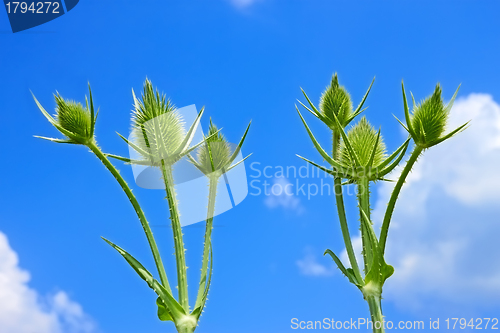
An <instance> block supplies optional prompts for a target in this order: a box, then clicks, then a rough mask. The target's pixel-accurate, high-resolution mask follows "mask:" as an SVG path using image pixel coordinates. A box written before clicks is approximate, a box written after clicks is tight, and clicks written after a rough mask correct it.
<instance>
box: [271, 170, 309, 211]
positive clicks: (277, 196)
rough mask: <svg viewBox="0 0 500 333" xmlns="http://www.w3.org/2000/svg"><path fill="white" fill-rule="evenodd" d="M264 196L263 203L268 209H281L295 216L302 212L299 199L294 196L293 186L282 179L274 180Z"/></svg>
mask: <svg viewBox="0 0 500 333" xmlns="http://www.w3.org/2000/svg"><path fill="white" fill-rule="evenodd" d="M264 194H266V199H265V200H264V203H265V205H266V206H267V207H268V208H271V209H274V208H277V207H282V208H284V209H286V210H289V211H293V212H295V213H297V214H301V213H302V212H303V211H304V207H302V205H301V204H300V199H299V198H297V197H296V196H295V194H294V187H293V184H292V183H290V182H289V181H288V180H287V179H286V178H284V177H279V178H274V179H273V184H272V185H271V186H270V187H269V188H268V189H267V191H265V193H264Z"/></svg>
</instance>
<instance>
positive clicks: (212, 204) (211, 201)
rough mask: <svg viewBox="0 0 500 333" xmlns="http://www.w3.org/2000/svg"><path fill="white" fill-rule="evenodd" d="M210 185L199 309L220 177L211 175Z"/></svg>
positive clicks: (198, 297)
mask: <svg viewBox="0 0 500 333" xmlns="http://www.w3.org/2000/svg"><path fill="white" fill-rule="evenodd" d="M208 178H209V180H210V181H209V185H208V210H207V221H206V227H205V245H204V247H203V260H202V264H201V278H200V287H199V289H198V296H197V298H196V305H195V308H197V307H198V306H199V305H201V302H202V299H203V293H204V292H205V285H206V281H207V269H208V258H209V252H210V251H211V247H212V229H213V219H214V214H215V197H216V195H217V184H218V183H219V175H216V174H215V173H214V174H211V175H209V176H208Z"/></svg>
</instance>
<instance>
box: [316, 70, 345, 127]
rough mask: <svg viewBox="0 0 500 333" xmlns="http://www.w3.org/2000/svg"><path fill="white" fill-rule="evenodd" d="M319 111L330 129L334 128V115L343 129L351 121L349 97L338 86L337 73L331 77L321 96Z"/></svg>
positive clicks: (342, 88) (341, 87)
mask: <svg viewBox="0 0 500 333" xmlns="http://www.w3.org/2000/svg"><path fill="white" fill-rule="evenodd" d="M319 110H320V112H321V114H322V115H323V117H324V119H325V120H326V123H327V125H328V126H329V127H330V128H334V127H335V120H334V118H333V115H334V114H335V116H336V117H337V119H338V120H339V122H340V124H341V125H342V126H344V127H345V126H347V124H349V122H350V121H351V120H352V118H351V117H352V115H353V109H352V102H351V96H350V95H349V93H348V92H347V90H346V89H345V88H344V87H343V86H341V85H339V79H338V77H337V73H335V74H334V75H333V77H332V82H331V83H330V85H329V86H328V87H326V90H325V91H324V92H323V94H322V95H321V99H320V102H319Z"/></svg>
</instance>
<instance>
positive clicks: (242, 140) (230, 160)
mask: <svg viewBox="0 0 500 333" xmlns="http://www.w3.org/2000/svg"><path fill="white" fill-rule="evenodd" d="M251 124H252V122H251V121H250V123H249V124H248V126H247V128H246V130H245V133H243V136H242V137H241V140H240V142H238V146H236V149H235V150H234V152H233V154H232V155H231V157H230V158H229V161H228V164H231V163H233V161H234V160H235V159H236V156H238V153H239V152H240V150H241V146H243V142H244V141H245V138H246V137H247V134H248V130H249V129H250V125H251ZM249 156H250V155H249ZM247 157H248V156H247ZM247 157H245V159H246V158H247Z"/></svg>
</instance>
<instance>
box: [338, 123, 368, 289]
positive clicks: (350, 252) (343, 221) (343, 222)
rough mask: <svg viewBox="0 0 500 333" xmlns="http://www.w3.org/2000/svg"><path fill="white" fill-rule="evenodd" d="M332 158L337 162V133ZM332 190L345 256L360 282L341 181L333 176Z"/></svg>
mask: <svg viewBox="0 0 500 333" xmlns="http://www.w3.org/2000/svg"><path fill="white" fill-rule="evenodd" d="M332 145H333V149H332V158H333V159H334V160H337V158H338V151H339V146H340V134H339V133H338V132H337V131H335V130H334V131H333V139H332ZM333 188H334V191H335V201H336V203H337V212H338V215H339V221H340V229H341V230H342V237H343V238H344V244H345V247H346V250H347V256H348V257H349V261H350V263H351V266H352V269H353V271H354V275H355V276H356V278H357V279H358V281H362V280H363V279H362V277H361V273H360V271H359V267H358V262H357V260H356V255H355V254H354V249H353V247H352V242H351V235H350V234H349V227H348V225H347V217H346V213H345V207H344V198H343V196H342V179H341V178H340V177H337V176H334V178H333Z"/></svg>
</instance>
